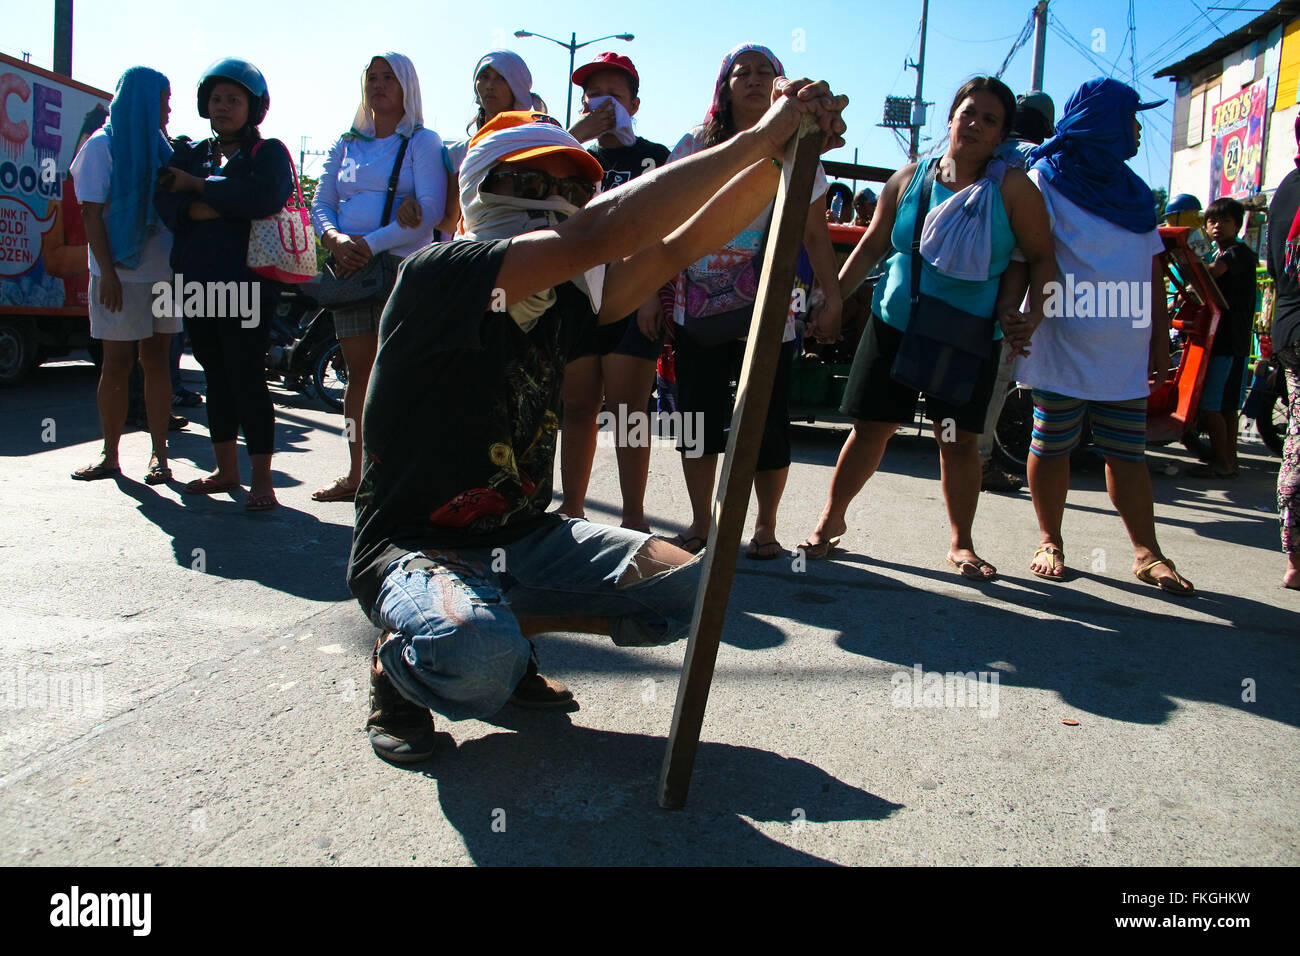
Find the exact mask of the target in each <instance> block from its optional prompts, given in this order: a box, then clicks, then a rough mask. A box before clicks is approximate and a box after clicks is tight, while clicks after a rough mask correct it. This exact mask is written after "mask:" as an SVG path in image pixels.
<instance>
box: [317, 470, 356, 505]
mask: <svg viewBox="0 0 1300 956" xmlns="http://www.w3.org/2000/svg"><path fill="white" fill-rule="evenodd" d="M311 500H312V501H356V500H357V489H356V488H355V487H352V488H349V487H348V479H347V476H346V475H345V476H343V477H341V478H335V479H334V481H333V483H331V484H329V485H327V486H325V487H324V488H321V489H319V490H317V491H313V492H312V493H311Z"/></svg>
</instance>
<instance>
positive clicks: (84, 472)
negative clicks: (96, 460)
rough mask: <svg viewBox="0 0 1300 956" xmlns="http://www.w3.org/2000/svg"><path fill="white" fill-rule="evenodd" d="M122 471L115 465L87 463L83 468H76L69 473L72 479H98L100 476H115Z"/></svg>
mask: <svg viewBox="0 0 1300 956" xmlns="http://www.w3.org/2000/svg"><path fill="white" fill-rule="evenodd" d="M121 473H122V469H121V468H120V467H118V466H117V465H105V464H103V463H100V464H98V465H87V466H86V467H85V468H78V469H77V470H76V471H74V472H73V473H72V475H71V477H72V480H73V481H99V479H101V478H116V477H117V476H118V475H120V474H121Z"/></svg>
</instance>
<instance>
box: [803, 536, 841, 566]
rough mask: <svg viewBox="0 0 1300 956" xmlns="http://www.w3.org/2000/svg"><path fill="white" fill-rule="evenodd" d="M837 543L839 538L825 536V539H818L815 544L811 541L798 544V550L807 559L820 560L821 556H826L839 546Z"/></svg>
mask: <svg viewBox="0 0 1300 956" xmlns="http://www.w3.org/2000/svg"><path fill="white" fill-rule="evenodd" d="M839 543H840V539H839V538H827V539H826V540H825V541H820V542H818V543H817V544H813V543H812V542H811V541H804V542H803V543H802V544H800V545H799V550H800V551H802V552H803V556H804V557H805V558H807V559H808V560H809V561H820V560H822V558H824V557H826V555H828V554H830V553H831V552H832V551H834V550H835V549H836V548H837V547H839Z"/></svg>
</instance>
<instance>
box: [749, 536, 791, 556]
mask: <svg viewBox="0 0 1300 956" xmlns="http://www.w3.org/2000/svg"><path fill="white" fill-rule="evenodd" d="M745 557H746V558H748V559H749V560H750V561H775V560H776V559H777V558H781V557H785V548H783V547H781V542H780V541H777V540H776V539H775V538H773V539H772V540H771V541H764V542H763V543H762V544H759V543H758V542H757V541H751V542H749V547H747V548H746V549H745Z"/></svg>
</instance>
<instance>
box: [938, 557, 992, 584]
mask: <svg viewBox="0 0 1300 956" xmlns="http://www.w3.org/2000/svg"><path fill="white" fill-rule="evenodd" d="M948 563H949V564H951V565H952V566H953V567H954V568H956V569H957V573H958V574H960V575H961V576H962V577H963V578H965V579H966V580H967V581H979V582H980V583H986V582H988V581H992V580H993V579H994V577H996V576H997V573H998V570H997V568H995V567H993V565H991V564H989V563H988V562H987V561H985V560H984V559H983V558H976V559H975V560H974V561H954V560H953V559H952V558H951V557H949V558H948ZM985 568H988V569H989V570H990V571H992V572H993V573H992V574H990V575H985V574H984V569H985ZM968 571H969V572H970V573H967V572H968Z"/></svg>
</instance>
